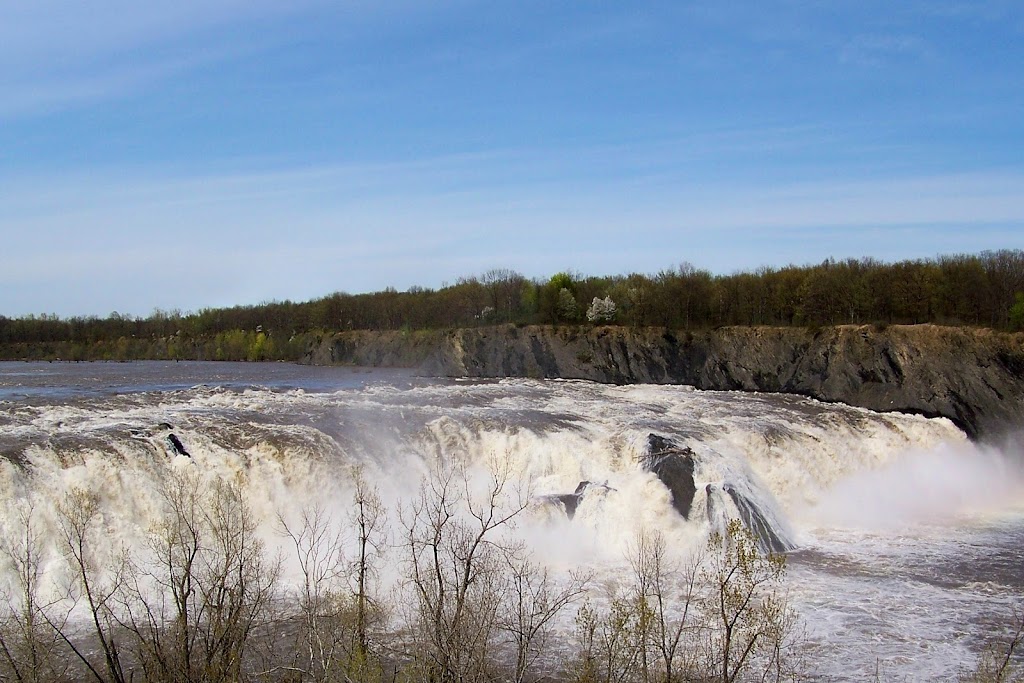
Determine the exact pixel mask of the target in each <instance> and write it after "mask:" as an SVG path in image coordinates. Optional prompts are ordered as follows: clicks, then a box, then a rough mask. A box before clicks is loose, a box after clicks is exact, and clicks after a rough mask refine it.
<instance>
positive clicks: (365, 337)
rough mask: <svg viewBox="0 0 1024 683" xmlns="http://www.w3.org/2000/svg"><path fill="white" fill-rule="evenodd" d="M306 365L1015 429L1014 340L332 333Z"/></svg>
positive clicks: (940, 331) (892, 335) (905, 332)
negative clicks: (640, 391) (786, 403)
mask: <svg viewBox="0 0 1024 683" xmlns="http://www.w3.org/2000/svg"><path fill="white" fill-rule="evenodd" d="M306 362H309V363H313V364H330V363H341V364H352V365H370V366H392V367H416V368H420V369H421V371H423V372H425V373H427V374H433V375H441V376H455V377H537V378H541V377H551V378H554V377H559V378H565V379H587V380H593V381H596V382H607V383H618V384H628V383H655V384H689V385H692V386H695V387H697V388H698V389H714V390H741V391H768V392H784V393H794V394H801V395H804V396H810V397H813V398H816V399H819V400H822V401H830V402H842V403H846V404H849V405H855V406H860V407H864V408H869V409H872V410H878V411H890V410H891V411H900V412H909V413H917V414H922V415H927V416H942V417H947V418H949V419H951V420H953V421H954V422H955V423H956V424H957V425H958V426H959V427H961V428H962V429H963V430H964V431H966V432H967V433H968V434H969V435H970V436H971V437H973V438H977V437H979V436H984V437H992V438H994V437H998V436H999V435H1000V433H1001V432H1002V431H1004V430H1007V429H1010V428H1016V427H1020V426H1022V422H1024V417H1022V416H1024V334H1003V333H998V332H993V331H991V330H983V329H973V328H958V327H941V326H936V325H912V326H899V325H893V326H889V327H887V328H885V329H878V328H875V327H872V326H866V325H865V326H853V325H848V326H837V327H828V328H822V329H820V330H808V329H805V328H797V327H785V328H774V327H727V328H719V329H716V330H701V331H695V332H675V331H671V330H666V329H664V328H641V329H635V328H625V327H577V326H563V327H542V326H532V327H515V326H512V325H507V326H502V327H483V328H473V329H462V330H451V331H425V332H409V333H404V332H365V331H363V332H358V331H357V332H343V333H339V334H337V335H334V336H333V337H326V338H324V339H323V340H322V341H321V342H320V343H318V344H315V345H314V346H313V347H312V348H311V349H310V350H309V353H308V354H307V356H306Z"/></svg>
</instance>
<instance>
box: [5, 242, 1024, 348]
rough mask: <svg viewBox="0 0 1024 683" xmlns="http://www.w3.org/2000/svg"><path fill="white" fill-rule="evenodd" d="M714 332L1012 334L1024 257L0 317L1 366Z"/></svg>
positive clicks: (505, 280)
mask: <svg viewBox="0 0 1024 683" xmlns="http://www.w3.org/2000/svg"><path fill="white" fill-rule="evenodd" d="M507 323H512V324H519V325H525V324H544V325H550V324H585V323H599V324H617V325H630V326H663V327H668V328H673V329H695V328H709V327H718V326H723V325H776V326H794V325H797V326H822V325H837V324H869V323H870V324H883V325H885V324H917V323H938V324H948V325H968V326H979V327H989V328H993V329H999V330H1018V329H1022V328H1024V251H1021V250H1019V249H1017V250H1012V249H1004V250H999V251H985V252H981V253H980V254H953V255H944V256H938V257H936V258H934V259H918V260H904V261H897V262H893V263H885V262H882V261H878V260H876V259H872V258H862V259H846V260H842V261H836V260H833V259H828V260H826V261H824V262H822V263H820V264H816V265H808V266H793V265H790V266H785V267H782V268H771V267H764V268H760V269H758V270H756V271H753V272H737V273H732V274H728V275H714V274H712V273H711V272H709V271H707V270H703V269H699V268H697V267H694V266H693V265H691V264H689V263H683V264H682V265H679V266H677V267H674V268H669V269H666V270H663V271H661V272H659V273H657V274H653V275H643V274H637V273H634V274H630V275H625V276H623V275H615V276H585V275H582V274H579V273H574V272H561V273H556V274H555V275H553V276H552V277H550V278H547V279H528V278H526V277H525V276H523V275H522V274H521V273H518V272H516V271H514V270H509V269H493V270H489V271H487V272H485V273H483V274H482V275H479V276H473V277H466V278H461V279H459V280H458V281H457V282H456V283H455V284H452V285H447V286H444V287H441V288H439V289H427V288H422V287H413V288H410V289H409V290H408V291H405V292H399V291H396V290H394V289H390V288H389V289H386V290H384V291H382V292H374V293H368V294H346V293H342V292H337V293H334V294H331V295H329V296H325V297H322V298H319V299H315V300H312V301H307V302H291V301H283V302H276V301H275V302H267V303H262V304H259V305H255V306H235V307H230V308H216V309H213V308H210V309H203V310H201V311H198V312H194V313H187V314H182V313H181V312H179V311H171V312H166V311H159V310H158V311H155V312H154V313H153V314H152V315H150V316H149V317H146V318H140V317H131V316H123V315H120V314H118V313H116V312H114V313H111V314H110V315H109V316H107V317H106V318H98V317H73V318H60V317H58V316H54V315H39V316H25V317H21V318H6V317H3V316H0V349H2V353H3V356H4V357H7V358H31V357H47V356H49V357H52V356H54V355H59V354H60V352H63V357H64V358H68V359H75V358H83V359H84V358H112V359H113V358H118V359H131V358H169V359H174V358H199V359H211V360H212V359H218V360H277V359H287V360H293V359H296V358H298V357H300V356H301V354H302V350H303V349H304V348H305V344H306V342H308V340H309V337H308V335H311V334H316V333H323V332H335V331H342V330H403V329H404V330H418V329H448V328H459V327H473V326H479V325H495V324H507Z"/></svg>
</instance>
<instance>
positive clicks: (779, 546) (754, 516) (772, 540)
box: [709, 484, 793, 553]
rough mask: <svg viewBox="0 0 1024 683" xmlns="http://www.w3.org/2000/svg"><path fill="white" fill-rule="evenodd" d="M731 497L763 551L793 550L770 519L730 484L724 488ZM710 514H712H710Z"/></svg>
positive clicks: (782, 551)
mask: <svg viewBox="0 0 1024 683" xmlns="http://www.w3.org/2000/svg"><path fill="white" fill-rule="evenodd" d="M722 488H723V489H724V490H725V492H726V493H728V494H729V497H730V498H732V502H733V503H734V504H735V505H736V509H737V510H739V511H740V519H741V520H742V521H743V525H744V526H745V527H747V529H749V530H750V533H752V534H753V535H754V538H756V539H757V543H758V545H759V546H760V547H761V550H764V551H767V552H773V553H784V552H786V551H787V550H792V549H793V546H792V545H791V544H789V543H787V542H786V541H784V540H783V539H782V537H780V536H779V534H778V533H777V532H776V531H775V529H773V528H772V525H771V524H769V523H768V519H767V518H766V517H765V516H764V513H763V512H761V509H760V508H759V507H758V506H757V505H756V504H755V503H754V501H752V500H750V499H749V498H747V497H746V496H744V495H743V494H741V493H740V492H739V491H737V490H736V489H735V488H734V487H732V486H730V485H729V484H725V485H724V486H723V487H722ZM709 514H710V513H709Z"/></svg>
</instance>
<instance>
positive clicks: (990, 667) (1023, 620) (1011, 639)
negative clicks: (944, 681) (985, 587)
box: [959, 608, 1024, 683]
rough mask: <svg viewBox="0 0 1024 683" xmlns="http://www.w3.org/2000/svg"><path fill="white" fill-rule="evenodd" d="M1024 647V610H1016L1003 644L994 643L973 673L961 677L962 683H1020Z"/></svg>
mask: <svg viewBox="0 0 1024 683" xmlns="http://www.w3.org/2000/svg"><path fill="white" fill-rule="evenodd" d="M1022 646H1024V610H1022V609H1020V608H1015V609H1014V611H1013V619H1012V621H1011V626H1010V631H1009V634H1008V635H1007V637H1006V638H1005V639H1004V640H1002V641H1001V642H995V643H992V644H991V645H990V646H989V647H988V648H986V650H985V651H984V652H983V653H982V655H981V657H980V658H979V659H978V664H977V666H976V667H975V668H974V670H973V671H971V672H970V673H967V674H963V675H961V676H960V678H959V680H960V682H961V683H1020V682H1021V681H1024V671H1022V670H1021V669H1020V654H1021V648H1022Z"/></svg>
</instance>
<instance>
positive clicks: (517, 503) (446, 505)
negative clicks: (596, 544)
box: [400, 459, 528, 683]
mask: <svg viewBox="0 0 1024 683" xmlns="http://www.w3.org/2000/svg"><path fill="white" fill-rule="evenodd" d="M474 474H476V473H475V472H472V471H470V470H469V469H468V468H466V467H465V466H464V465H458V464H456V465H452V464H450V463H439V464H438V465H436V466H435V467H434V468H433V469H432V470H431V472H430V474H429V475H428V476H427V478H426V480H425V481H424V482H423V484H422V485H421V487H420V490H419V494H418V495H417V497H416V498H415V499H414V500H413V501H412V503H411V505H410V507H409V508H408V509H405V510H403V511H402V512H401V514H400V518H401V522H402V525H403V527H404V530H405V552H406V559H407V562H408V566H409V584H410V587H411V589H412V592H413V594H414V598H415V608H414V615H413V618H414V620H415V624H414V628H415V636H416V637H415V638H414V643H413V645H414V647H413V651H412V652H410V655H411V656H412V659H413V662H414V666H415V667H416V668H417V671H416V675H417V676H419V677H421V678H423V679H424V680H429V681H443V682H446V683H447V682H449V681H451V682H460V683H462V682H467V681H480V680H485V679H486V678H487V677H488V673H489V670H490V668H491V666H492V664H493V661H492V660H491V656H492V654H493V645H494V641H495V636H496V633H497V620H498V614H499V606H500V601H501V597H502V595H503V593H504V589H505V587H506V582H507V575H506V574H505V572H504V567H503V566H502V563H503V560H502V554H503V551H504V549H505V545H504V544H506V543H507V540H506V539H505V538H504V537H503V532H504V531H506V530H508V529H509V527H510V526H511V525H512V523H513V520H515V518H516V517H517V516H519V515H520V514H521V513H522V512H523V511H524V510H525V509H526V507H527V502H528V496H527V495H524V491H523V490H522V489H520V488H518V487H516V486H515V482H514V481H513V476H512V470H511V466H510V463H509V461H508V460H507V459H506V460H504V461H503V462H500V463H497V464H496V465H495V466H494V467H493V468H492V469H491V471H490V472H487V473H486V474H482V475H481V478H480V479H479V480H477V479H475V478H474Z"/></svg>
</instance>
